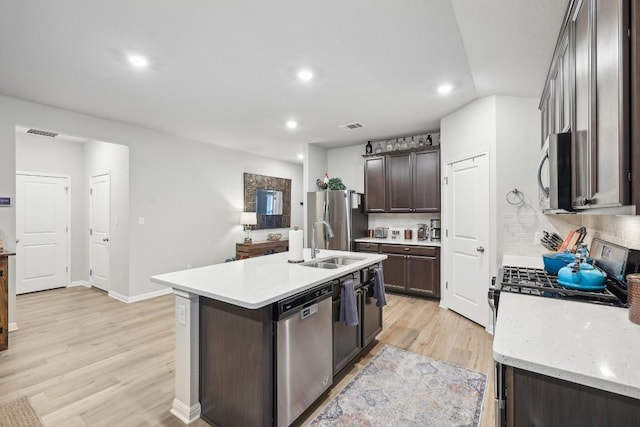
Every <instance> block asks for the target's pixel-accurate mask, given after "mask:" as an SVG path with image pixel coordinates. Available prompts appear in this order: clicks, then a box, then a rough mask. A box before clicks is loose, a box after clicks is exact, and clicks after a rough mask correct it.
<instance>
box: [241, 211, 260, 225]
mask: <svg viewBox="0 0 640 427" xmlns="http://www.w3.org/2000/svg"><path fill="white" fill-rule="evenodd" d="M257 223H258V216H257V215H256V213H255V212H242V213H241V214H240V224H242V225H256V224H257Z"/></svg>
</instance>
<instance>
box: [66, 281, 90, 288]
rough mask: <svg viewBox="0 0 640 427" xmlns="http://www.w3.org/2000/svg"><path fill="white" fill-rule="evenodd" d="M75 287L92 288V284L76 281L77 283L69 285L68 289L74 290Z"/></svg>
mask: <svg viewBox="0 0 640 427" xmlns="http://www.w3.org/2000/svg"><path fill="white" fill-rule="evenodd" d="M75 286H84V287H85V288H90V287H91V283H89V282H87V281H86V280H76V281H75V282H71V283H69V285H67V288H73V287H75Z"/></svg>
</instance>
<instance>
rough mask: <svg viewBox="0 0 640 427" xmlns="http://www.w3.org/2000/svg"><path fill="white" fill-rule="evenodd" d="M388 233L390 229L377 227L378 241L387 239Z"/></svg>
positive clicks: (376, 235)
mask: <svg viewBox="0 0 640 427" xmlns="http://www.w3.org/2000/svg"><path fill="white" fill-rule="evenodd" d="M388 232H389V229H388V228H387V227H376V228H375V237H376V239H386V238H387V233H388Z"/></svg>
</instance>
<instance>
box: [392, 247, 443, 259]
mask: <svg viewBox="0 0 640 427" xmlns="http://www.w3.org/2000/svg"><path fill="white" fill-rule="evenodd" d="M380 252H383V253H385V254H402V255H421V256H430V257H435V256H437V255H438V248H436V247H429V246H410V245H407V246H403V245H380Z"/></svg>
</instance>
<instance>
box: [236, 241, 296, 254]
mask: <svg viewBox="0 0 640 427" xmlns="http://www.w3.org/2000/svg"><path fill="white" fill-rule="evenodd" d="M288 250H289V241H288V240H265V241H263V242H254V243H236V258H238V259H245V258H255V257H257V256H263V255H271V254H275V253H278V252H286V251H288Z"/></svg>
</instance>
